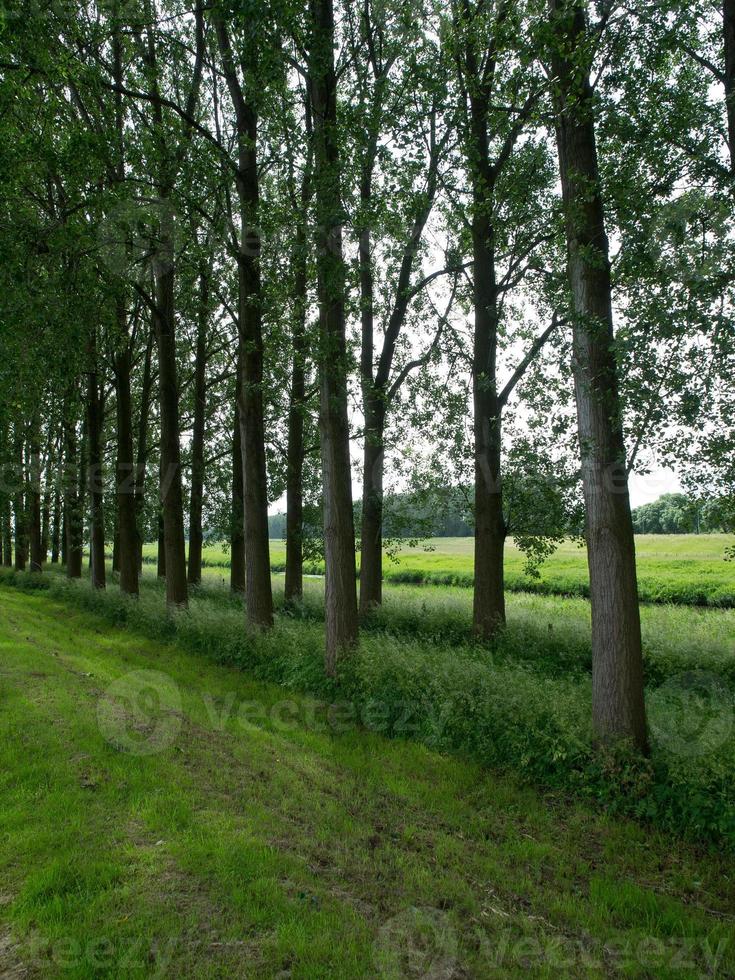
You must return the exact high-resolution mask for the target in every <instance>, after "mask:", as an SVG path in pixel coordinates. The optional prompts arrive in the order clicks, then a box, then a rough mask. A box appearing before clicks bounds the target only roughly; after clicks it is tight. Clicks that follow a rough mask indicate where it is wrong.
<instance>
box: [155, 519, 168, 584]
mask: <svg viewBox="0 0 735 980" xmlns="http://www.w3.org/2000/svg"><path fill="white" fill-rule="evenodd" d="M156 576H157V577H158V578H163V579H165V578H166V536H165V534H164V530H163V509H161V510H159V512H158V544H157V548H156Z"/></svg>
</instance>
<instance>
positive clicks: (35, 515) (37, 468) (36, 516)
mask: <svg viewBox="0 0 735 980" xmlns="http://www.w3.org/2000/svg"><path fill="white" fill-rule="evenodd" d="M39 429H40V420H38V419H34V420H33V422H32V424H31V437H30V446H29V448H30V459H29V463H30V465H29V468H28V498H29V503H28V515H29V528H28V538H29V545H30V570H31V571H32V572H37V573H38V572H41V571H43V548H42V527H41V445H40V432H39Z"/></svg>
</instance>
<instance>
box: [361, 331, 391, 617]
mask: <svg viewBox="0 0 735 980" xmlns="http://www.w3.org/2000/svg"><path fill="white" fill-rule="evenodd" d="M371 346H372V345H371ZM384 459H385V406H384V405H383V403H382V401H381V399H380V396H379V395H378V396H374V397H373V398H368V399H366V410H365V446H364V450H363V474H362V533H361V536H360V614H361V615H365V613H368V612H369V611H370V609H372V608H374V607H375V606H378V605H380V603H381V602H382V601H383V467H384Z"/></svg>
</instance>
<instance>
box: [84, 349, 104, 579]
mask: <svg viewBox="0 0 735 980" xmlns="http://www.w3.org/2000/svg"><path fill="white" fill-rule="evenodd" d="M90 357H91V359H92V364H91V365H90V372H89V376H88V381H87V431H88V433H89V466H88V485H89V514H90V521H89V566H90V571H91V579H92V588H94V589H104V588H105V584H106V580H105V512H104V499H103V485H104V481H103V474H102V425H103V415H104V406H103V403H102V399H101V398H100V390H99V380H98V375H97V364H96V359H97V351H96V344H95V341H94V338H93V339H92V343H91V345H90Z"/></svg>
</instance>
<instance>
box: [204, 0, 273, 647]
mask: <svg viewBox="0 0 735 980" xmlns="http://www.w3.org/2000/svg"><path fill="white" fill-rule="evenodd" d="M215 28H216V31H217V41H218V44H219V49H220V53H221V56H222V68H223V72H224V75H225V78H226V80H227V86H228V89H229V92H230V97H231V99H232V103H233V105H234V108H235V123H236V126H237V135H238V165H237V192H238V197H239V202H240V251H239V254H238V257H237V268H238V286H239V309H238V314H239V315H238V333H239V342H240V346H239V352H238V353H239V358H240V379H239V380H240V384H239V386H238V391H237V400H238V407H239V414H240V438H241V440H242V466H243V501H244V510H245V605H246V609H247V618H248V622H249V623H250V625H251V626H259V627H262V628H269V627H270V626H272V625H273V595H272V590H271V568H270V543H269V540H268V477H267V470H266V459H265V421H264V418H263V324H262V307H261V304H262V295H261V281H260V245H261V243H260V232H259V230H258V220H259V207H260V186H259V175H258V157H257V152H258V116H257V111H256V108H255V105H254V104H253V103H252V102H250V101H248V99H247V98H246V97H245V94H244V91H243V88H242V86H241V85H240V82H239V78H238V72H237V68H236V60H235V57H234V54H233V51H232V48H231V44H230V37H229V33H228V30H227V26H226V24H225V23H224V21H223V20H222V18H221V17H220V16H218V15H215Z"/></svg>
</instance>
